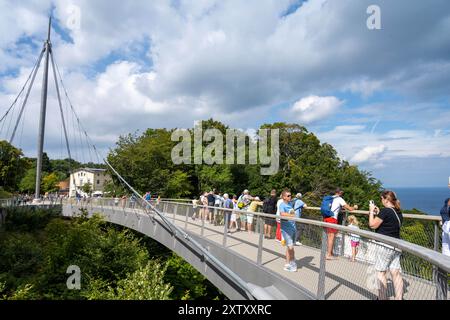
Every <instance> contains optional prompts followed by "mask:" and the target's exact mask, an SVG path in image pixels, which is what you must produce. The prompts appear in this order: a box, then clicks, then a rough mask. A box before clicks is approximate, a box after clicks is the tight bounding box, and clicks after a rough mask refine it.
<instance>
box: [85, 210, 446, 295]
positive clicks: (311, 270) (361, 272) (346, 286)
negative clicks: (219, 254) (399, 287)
mask: <svg viewBox="0 0 450 320" xmlns="http://www.w3.org/2000/svg"><path fill="white" fill-rule="evenodd" d="M88 209H92V210H90V211H93V212H96V209H99V210H98V212H99V213H100V212H102V211H104V210H106V211H110V212H112V214H113V215H115V214H117V213H118V212H124V213H125V215H127V214H130V213H132V214H133V216H134V214H144V215H146V214H145V213H144V212H143V210H140V209H130V208H127V209H123V208H118V207H110V206H103V207H97V208H95V207H94V208H89V207H88ZM118 209H119V210H118ZM165 216H166V218H167V219H168V220H170V221H172V222H175V224H176V225H177V226H178V227H180V228H181V229H184V230H186V231H187V232H188V233H190V234H192V235H193V236H196V237H199V238H202V237H203V238H207V239H208V240H210V241H212V242H214V243H216V244H218V245H219V246H221V245H222V243H223V239H224V227H223V225H222V226H216V225H213V224H209V223H207V222H205V223H204V234H203V236H202V235H201V233H202V221H201V220H200V219H196V220H192V219H191V218H190V217H189V218H188V221H187V222H186V216H185V215H184V214H181V215H176V216H175V219H174V214H173V213H165ZM155 218H156V219H158V220H159V219H160V218H159V217H155ZM186 223H187V229H186V228H185V227H186ZM258 243H259V233H249V232H248V231H239V232H235V233H232V234H231V235H227V243H226V247H227V249H229V250H231V251H233V252H235V253H236V254H237V255H239V256H242V257H244V258H246V259H249V260H251V261H253V263H255V264H256V261H257V254H258ZM294 248H295V257H296V262H297V266H298V270H297V272H288V271H284V270H283V266H284V264H285V251H286V249H285V247H283V246H282V245H281V244H280V243H279V242H276V241H275V240H274V239H264V241H263V253H262V261H261V264H262V266H263V267H265V268H267V269H269V270H271V271H272V272H274V273H276V274H279V275H281V276H282V277H283V278H285V279H288V280H289V281H290V282H291V283H293V284H294V285H296V286H299V287H301V288H303V289H306V290H307V291H309V292H310V293H311V295H312V296H316V294H317V290H318V288H317V287H318V282H319V281H318V278H319V270H320V250H319V249H317V248H313V247H310V246H306V245H302V246H295V247H294ZM408 263H410V262H408ZM414 263H417V264H420V261H417V262H414ZM414 263H413V264H414ZM325 270H326V274H325V299H330V300H345V299H348V300H364V299H375V298H376V295H377V290H376V286H375V284H376V271H375V270H374V268H373V265H371V264H369V263H366V262H362V261H357V262H350V261H349V259H348V258H345V257H338V258H337V259H336V260H331V261H326V268H325ZM415 274H420V273H415ZM388 278H390V276H388ZM403 280H404V299H408V300H419V299H421V300H434V299H435V298H436V287H435V286H434V285H433V284H432V282H430V281H427V280H424V279H420V278H418V277H415V276H412V275H408V274H403ZM393 295H394V290H393V285H392V281H390V279H389V280H388V296H389V298H390V299H393ZM447 297H450V294H448V295H447Z"/></svg>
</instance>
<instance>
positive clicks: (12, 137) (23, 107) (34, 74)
mask: <svg viewBox="0 0 450 320" xmlns="http://www.w3.org/2000/svg"><path fill="white" fill-rule="evenodd" d="M44 52H45V47H44V49H42V51H41V54H40V55H39V58H38V61H37V64H36V67H35V68H34V70H33V71H32V73H31V74H33V76H32V78H31V82H30V85H29V86H28V90H27V94H26V95H25V99H24V101H23V103H22V107H21V108H20V112H19V115H18V117H17V121H16V125H15V127H14V130H13V132H12V135H11V139H10V140H9V143H12V142H13V140H14V137H15V135H16V131H17V127H18V126H19V122H20V119H21V118H22V114H23V111H24V109H25V106H26V104H27V101H28V97H29V96H30V92H31V89H32V88H33V84H34V80H35V79H36V74H37V72H38V70H39V67H40V65H41V61H42V57H43V56H44ZM31 74H30V75H31ZM28 80H29V78H28V79H27V82H28Z"/></svg>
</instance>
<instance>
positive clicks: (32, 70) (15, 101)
mask: <svg viewBox="0 0 450 320" xmlns="http://www.w3.org/2000/svg"><path fill="white" fill-rule="evenodd" d="M44 50H45V49H42V52H41V56H42V55H43V54H44ZM40 59H41V58H38V59H37V60H36V63H35V64H34V66H33V69H31V72H30V74H29V75H28V78H27V80H26V81H25V83H24V85H23V87H22V89H21V90H20V92H19V94H18V95H17V97H16V98H15V99H14V101H13V103H12V104H11V106H10V107H9V108H8V110H7V111H6V113H5V114H4V115H3V116H2V117H1V118H0V122H2V121H3V120H4V119H5V118H6V116H7V115H8V113H9V112H10V111H11V109H12V108H13V107H14V105H15V104H16V103H17V100H18V99H19V97H20V95H21V94H22V93H23V91H24V90H25V88H26V86H27V83H28V81H30V78H31V76H32V74H33V72H34V69H35V68H36V66H37V64H38V61H40Z"/></svg>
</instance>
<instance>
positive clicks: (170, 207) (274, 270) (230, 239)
mask: <svg viewBox="0 0 450 320" xmlns="http://www.w3.org/2000/svg"><path fill="white" fill-rule="evenodd" d="M50 31H51V20H50V22H49V29H48V37H47V40H46V41H45V43H44V46H43V48H42V51H41V53H40V55H39V57H38V59H37V61H36V63H35V65H34V67H33V68H32V70H31V72H30V75H29V77H28V78H27V80H26V82H25V84H24V86H23V87H22V89H21V90H20V92H19V95H18V96H17V97H16V98H15V100H14V101H13V103H12V105H11V106H10V107H9V108H8V109H7V110H6V113H5V114H4V115H3V116H2V117H1V118H0V123H1V126H0V136H2V134H4V135H5V136H7V137H8V140H9V142H10V143H13V142H14V141H15V140H16V139H19V141H21V140H22V138H21V132H23V128H24V123H25V120H24V116H25V115H26V114H27V113H26V110H25V108H26V105H27V101H28V98H29V96H30V92H31V90H32V87H33V84H34V81H35V78H36V75H37V72H38V69H39V68H40V65H41V62H42V60H43V59H45V60H44V72H43V82H42V94H41V111H40V116H39V134H38V143H37V146H38V147H37V166H36V167H37V168H36V190H35V198H36V203H40V204H41V205H58V206H61V208H62V215H63V216H66V217H74V216H78V215H79V214H80V212H87V213H88V215H89V216H92V215H93V214H95V213H97V214H101V215H102V216H103V217H104V218H105V219H106V220H107V221H109V222H111V223H114V224H118V225H121V226H125V227H128V228H130V229H133V230H136V231H138V232H141V233H143V234H145V235H147V236H149V237H151V238H153V239H155V240H156V241H158V242H160V243H162V244H163V245H165V246H166V247H167V248H169V249H171V250H172V251H174V252H175V253H177V254H178V255H180V256H181V257H183V258H184V259H185V260H186V261H187V262H188V263H190V264H191V265H192V266H193V267H194V268H196V269H197V270H198V271H199V272H200V273H202V274H203V275H204V276H205V277H206V278H207V279H208V280H210V281H211V282H212V283H213V284H214V285H215V286H216V287H217V288H219V289H220V290H221V291H222V292H223V293H224V294H225V295H226V296H227V297H229V298H231V299H263V300H273V299H280V300H284V299H289V300H291V299H320V300H325V299H358V300H360V299H376V297H377V295H378V292H377V291H378V287H377V283H378V282H377V272H376V270H375V268H374V264H375V258H376V256H377V252H378V251H379V250H380V248H383V247H386V246H391V247H393V248H395V250H398V251H401V266H402V276H403V289H404V296H403V298H404V299H411V300H434V299H437V300H447V299H448V297H449V294H448V293H449V292H448V291H449V290H448V274H449V273H450V258H449V257H446V256H444V255H442V254H441V253H439V252H438V250H439V243H438V242H439V241H438V235H439V227H438V222H439V218H437V217H419V216H415V215H411V216H408V215H405V218H406V219H422V220H429V221H431V222H432V223H434V225H435V226H436V228H437V229H436V228H435V248H434V249H435V250H433V249H431V248H426V247H423V246H420V245H418V244H414V243H410V242H407V241H404V240H399V239H394V238H391V237H386V236H383V235H379V234H376V233H373V232H370V231H367V230H355V229H350V228H349V227H346V226H341V225H338V226H336V225H331V224H328V223H324V222H321V221H318V220H316V219H305V218H301V219H300V218H288V217H278V219H286V220H294V221H296V223H298V225H299V226H300V229H301V242H302V245H301V246H297V247H295V251H296V252H295V253H296V254H295V255H296V257H297V261H296V263H297V265H298V271H297V272H286V271H284V270H283V265H284V261H285V260H284V256H285V247H283V246H282V245H281V244H280V243H277V242H275V240H273V239H265V238H264V232H263V225H264V219H267V218H269V219H275V217H274V216H273V215H267V214H263V213H257V212H256V213H252V214H253V215H254V216H255V219H256V221H257V222H256V225H257V228H256V232H254V233H253V232H250V233H249V232H246V231H240V232H235V233H231V234H230V233H229V232H228V231H229V230H228V221H227V220H226V219H227V218H226V217H227V214H225V213H226V212H227V211H230V212H231V211H233V210H230V209H224V208H217V207H202V206H196V205H193V204H192V203H190V202H187V201H183V200H180V199H163V200H162V201H158V202H154V201H147V200H145V199H144V198H143V197H142V195H141V194H139V192H137V191H136V190H135V189H134V188H133V186H131V185H130V184H129V183H128V182H127V181H126V180H125V179H124V178H123V177H122V176H121V175H120V173H119V172H117V171H116V170H115V168H114V167H113V166H111V165H110V163H109V162H108V161H107V160H106V159H103V161H104V163H105V164H106V165H107V166H108V167H109V169H110V170H111V171H112V172H113V173H114V174H115V175H116V176H117V178H118V179H119V180H120V181H121V183H122V184H123V185H124V186H126V188H127V189H128V190H129V191H130V192H131V193H133V194H134V195H135V196H136V198H137V199H138V201H136V202H133V203H130V202H128V201H125V202H119V203H117V201H115V200H114V199H107V198H99V199H89V201H78V200H77V199H71V198H69V199H59V200H58V201H60V202H59V203H45V202H44V203H43V202H42V201H41V200H40V196H41V195H40V180H41V175H42V160H43V149H44V136H45V120H46V112H47V111H46V110H47V91H48V80H49V74H48V71H49V65H51V66H52V71H53V72H52V73H53V78H54V83H55V90H56V97H57V101H58V107H59V113H60V118H61V144H64V145H65V148H66V149H67V154H68V157H69V159H72V157H73V154H72V151H71V146H72V149H73V146H74V145H75V146H78V147H82V146H86V148H87V149H86V150H88V152H89V155H90V157H91V159H93V157H92V155H94V157H96V158H97V162H98V163H99V162H100V159H102V158H103V157H101V156H100V153H99V152H98V150H97V148H96V147H95V145H94V144H93V143H92V140H91V139H90V137H89V135H88V134H87V131H86V130H85V129H84V127H83V125H82V122H81V121H80V118H79V117H78V115H77V113H76V111H75V108H74V107H73V105H72V103H71V101H70V99H69V95H68V93H67V90H66V87H65V86H64V83H63V80H62V76H61V72H60V70H59V67H58V65H57V63H56V59H55V57H54V54H53V50H52V45H51V41H50ZM60 87H61V88H62V89H63V93H64V96H62V95H61V92H60ZM14 119H15V120H14ZM69 129H71V130H69ZM62 137H64V139H62ZM19 145H20V143H19ZM77 149H79V148H77ZM81 153H82V155H81V156H84V153H83V152H81ZM15 205H17V204H16V203H15V202H14V201H13V200H2V201H0V207H1V206H3V207H5V206H15ZM200 209H202V210H206V209H207V210H211V211H214V215H215V216H216V217H219V220H218V221H217V223H216V224H207V223H206V222H205V220H204V219H193V217H195V215H194V213H196V212H197V211H198V210H200ZM309 210H312V211H317V210H318V208H311V209H309ZM236 213H237V214H242V213H243V212H242V211H238V212H236ZM359 214H367V212H362V211H361V212H359ZM0 218H1V220H3V219H4V218H5V217H4V216H3V214H2V215H1V216H0ZM329 227H332V228H334V229H337V230H338V235H337V240H336V241H335V248H334V251H335V252H337V253H339V257H338V258H337V259H336V260H332V261H328V260H326V257H325V256H326V245H327V244H326V243H327V241H326V240H327V234H326V228H329ZM350 234H357V235H359V236H360V237H361V248H360V252H359V253H358V256H357V259H356V261H355V262H351V261H350V260H349V254H350V253H349V250H350V236H349V235H350ZM393 287H394V286H393V283H392V280H389V281H388V297H390V298H393V296H394V290H393Z"/></svg>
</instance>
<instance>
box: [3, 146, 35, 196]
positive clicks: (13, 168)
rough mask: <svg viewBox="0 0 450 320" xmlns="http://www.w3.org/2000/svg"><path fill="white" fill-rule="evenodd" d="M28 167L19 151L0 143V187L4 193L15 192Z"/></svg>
mask: <svg viewBox="0 0 450 320" xmlns="http://www.w3.org/2000/svg"><path fill="white" fill-rule="evenodd" d="M28 166H29V163H28V161H26V160H25V159H24V158H23V153H22V151H21V150H20V149H17V148H15V147H14V146H12V145H11V144H10V143H8V142H7V141H4V140H2V141H0V187H2V188H3V189H4V190H6V191H17V188H18V185H19V182H20V180H21V178H22V177H23V175H24V174H25V171H26V169H27V168H28Z"/></svg>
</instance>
